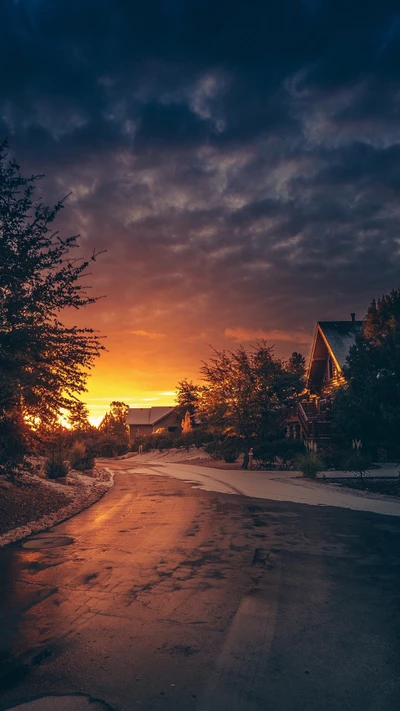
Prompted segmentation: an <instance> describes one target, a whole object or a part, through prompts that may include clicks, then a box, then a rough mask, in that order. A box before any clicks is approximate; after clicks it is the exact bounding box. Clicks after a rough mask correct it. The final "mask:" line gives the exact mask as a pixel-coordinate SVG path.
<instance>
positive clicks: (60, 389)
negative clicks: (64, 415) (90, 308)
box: [0, 142, 103, 461]
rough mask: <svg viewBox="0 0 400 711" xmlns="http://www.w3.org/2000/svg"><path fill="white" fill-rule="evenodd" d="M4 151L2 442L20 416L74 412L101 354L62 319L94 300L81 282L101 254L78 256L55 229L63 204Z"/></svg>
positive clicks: (88, 333)
mask: <svg viewBox="0 0 400 711" xmlns="http://www.w3.org/2000/svg"><path fill="white" fill-rule="evenodd" d="M7 148H8V146H7V143H5V142H3V143H2V144H0V442H1V429H2V427H3V428H4V427H5V428H6V429H7V427H9V424H10V422H14V423H16V422H18V420H19V418H21V416H22V417H23V418H24V420H25V421H26V419H27V418H30V420H31V421H40V422H46V421H51V420H52V419H54V417H55V416H57V415H58V414H59V413H60V411H62V410H64V411H67V412H72V411H74V409H76V407H77V403H78V399H77V396H79V395H80V394H82V393H83V392H85V390H86V379H87V375H88V370H90V368H91V367H92V366H93V363H94V361H95V359H96V358H97V357H98V356H99V354H100V351H101V350H102V349H103V346H102V345H101V342H100V341H99V338H98V336H97V335H96V334H95V333H94V331H93V330H92V329H90V328H78V327H76V326H70V327H67V326H65V325H64V324H63V323H62V321H61V320H60V319H61V317H62V313H63V312H64V310H66V309H71V308H73V309H80V308H82V307H84V306H87V305H88V304H92V303H94V302H95V301H96V300H97V299H96V297H93V296H89V295H88V289H89V287H88V286H87V285H86V284H84V283H82V278H83V277H85V276H87V275H88V272H87V269H88V266H89V264H90V263H91V262H94V261H95V260H96V257H97V256H98V253H95V252H94V253H93V254H92V255H91V256H90V258H89V259H81V258H80V257H79V256H78V255H77V256H75V255H74V254H73V253H74V250H76V249H77V247H78V243H77V239H78V236H77V235H75V236H70V237H62V236H61V235H60V234H59V232H58V231H57V230H56V229H53V222H54V220H55V219H56V217H57V216H58V215H59V213H60V211H61V210H62V209H63V207H64V200H61V201H59V202H58V203H57V204H56V205H54V206H53V207H49V206H47V205H45V204H44V203H43V202H42V200H41V199H40V198H38V197H37V196H36V192H35V191H36V189H37V183H38V181H39V180H40V178H41V177H42V176H38V175H32V176H31V177H29V178H26V177H24V176H23V175H22V174H21V171H20V168H19V166H18V164H17V163H16V162H15V160H10V159H9V157H8V154H7ZM0 461H1V445H0Z"/></svg>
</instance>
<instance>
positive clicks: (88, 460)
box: [68, 442, 94, 472]
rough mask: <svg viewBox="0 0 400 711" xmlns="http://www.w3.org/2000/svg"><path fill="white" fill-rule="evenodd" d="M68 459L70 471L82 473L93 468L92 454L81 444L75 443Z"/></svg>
mask: <svg viewBox="0 0 400 711" xmlns="http://www.w3.org/2000/svg"><path fill="white" fill-rule="evenodd" d="M68 459H69V462H70V464H71V467H72V469H76V470H77V471H81V472H84V471H87V470H88V469H93V467H94V455H93V452H92V451H91V450H90V449H89V448H88V447H87V446H86V445H85V444H84V443H83V442H75V444H74V446H73V447H72V449H71V451H70V452H69V455H68Z"/></svg>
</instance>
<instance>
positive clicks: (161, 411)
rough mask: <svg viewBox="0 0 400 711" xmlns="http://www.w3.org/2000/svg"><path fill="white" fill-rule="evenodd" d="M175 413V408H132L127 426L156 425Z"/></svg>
mask: <svg viewBox="0 0 400 711" xmlns="http://www.w3.org/2000/svg"><path fill="white" fill-rule="evenodd" d="M173 411H174V408H173V407H130V408H129V410H128V414H127V416H126V424H127V425H155V424H156V422H159V420H163V419H164V417H166V416H167V415H169V414H170V413H171V412H173Z"/></svg>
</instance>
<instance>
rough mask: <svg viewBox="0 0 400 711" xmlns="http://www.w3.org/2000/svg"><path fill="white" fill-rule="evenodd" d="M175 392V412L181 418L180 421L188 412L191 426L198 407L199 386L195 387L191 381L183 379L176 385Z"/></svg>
mask: <svg viewBox="0 0 400 711" xmlns="http://www.w3.org/2000/svg"><path fill="white" fill-rule="evenodd" d="M176 390H177V394H176V407H175V410H176V412H177V413H178V415H180V416H181V417H182V419H183V418H184V417H185V416H186V413H187V412H188V413H189V415H190V418H191V422H192V426H193V425H194V424H195V417H196V412H197V409H198V406H199V401H200V396H201V388H200V386H199V385H195V384H194V383H193V381H192V380H188V379H187V378H185V379H184V380H181V381H180V382H179V383H178V385H177V387H176Z"/></svg>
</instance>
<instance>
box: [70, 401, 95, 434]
mask: <svg viewBox="0 0 400 711" xmlns="http://www.w3.org/2000/svg"><path fill="white" fill-rule="evenodd" d="M68 423H69V425H70V427H71V430H72V432H74V433H76V434H78V435H79V434H85V433H88V432H90V430H92V429H93V427H92V425H91V424H90V422H89V410H88V408H87V406H86V405H85V404H84V403H83V402H81V401H80V400H78V401H77V402H76V405H75V407H74V409H73V410H72V411H71V412H70V414H69V416H68Z"/></svg>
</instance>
